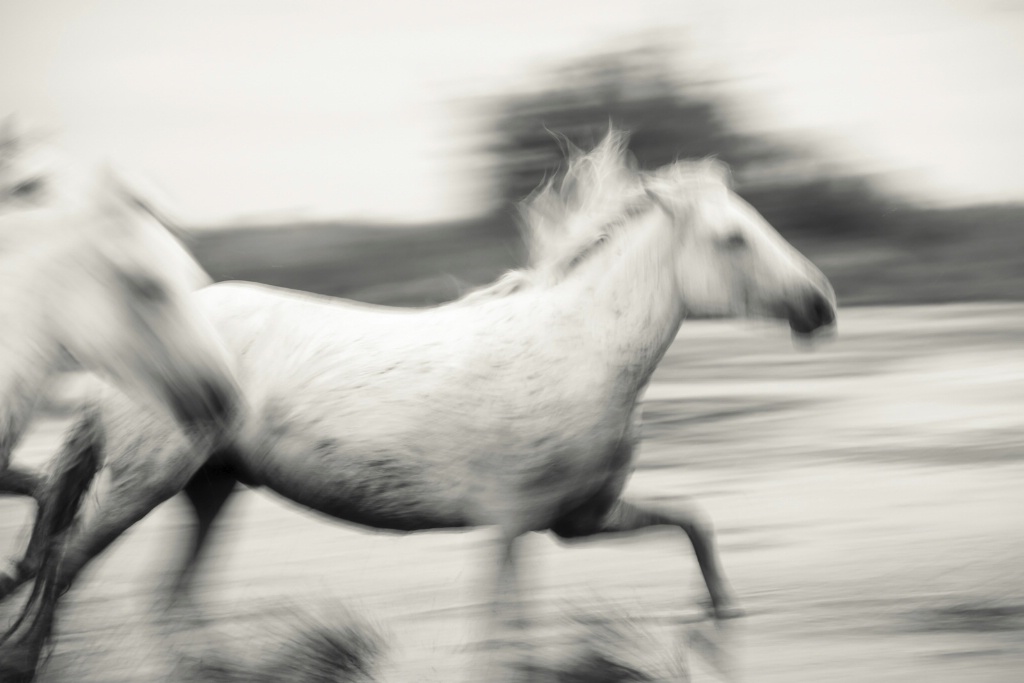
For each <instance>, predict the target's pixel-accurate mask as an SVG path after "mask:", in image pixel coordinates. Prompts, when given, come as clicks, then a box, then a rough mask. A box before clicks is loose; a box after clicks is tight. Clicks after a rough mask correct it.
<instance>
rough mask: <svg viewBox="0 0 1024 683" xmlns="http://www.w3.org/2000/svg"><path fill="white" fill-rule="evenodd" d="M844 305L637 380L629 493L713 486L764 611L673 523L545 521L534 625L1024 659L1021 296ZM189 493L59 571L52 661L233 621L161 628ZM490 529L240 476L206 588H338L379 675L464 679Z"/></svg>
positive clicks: (1007, 665) (768, 656) (674, 355)
mask: <svg viewBox="0 0 1024 683" xmlns="http://www.w3.org/2000/svg"><path fill="white" fill-rule="evenodd" d="M840 325H841V327H840V333H839V336H838V337H837V338H836V339H835V340H834V341H832V342H830V343H826V344H823V345H819V346H817V347H816V348H814V349H812V350H801V349H800V348H797V349H794V347H793V343H792V342H791V341H790V339H789V337H788V334H786V333H785V332H784V331H783V330H780V329H777V328H774V327H767V326H761V325H755V324H750V323H720V322H715V323H709V322H700V323H696V322H694V323H687V324H686V325H684V327H683V330H682V332H681V333H680V336H679V339H678V342H677V343H676V345H675V346H674V347H673V348H672V349H671V351H670V352H669V354H668V356H667V357H666V359H665V361H664V363H663V364H662V366H661V368H660V369H659V371H658V373H657V374H656V376H655V382H654V384H653V385H652V386H651V388H650V391H649V392H648V395H647V400H646V418H647V419H646V427H645V430H646V431H645V441H644V444H643V448H642V452H641V455H640V459H639V463H638V471H637V473H636V475H635V476H634V479H633V481H632V483H631V484H630V488H629V494H630V495H632V496H634V497H635V498H639V499H642V500H651V501H662V502H666V503H668V502H671V501H672V500H673V499H676V498H678V497H683V496H693V497H695V498H696V499H697V500H698V501H699V502H700V503H702V504H703V505H704V507H705V508H706V509H707V510H708V512H709V513H710V515H711V517H712V519H713V520H714V521H715V524H716V527H717V529H718V533H719V538H720V545H721V552H722V556H723V561H724V565H725V569H726V571H727V573H728V575H729V577H730V579H731V581H732V583H733V585H734V587H735V589H736V592H737V593H738V595H739V596H740V599H741V600H742V603H743V605H744V607H745V608H746V609H747V611H748V613H749V614H748V616H747V617H746V618H744V619H740V620H737V621H733V622H729V623H727V624H725V625H724V626H722V627H716V626H715V625H714V624H712V623H710V622H707V621H705V620H702V619H701V610H700V607H699V605H698V602H699V600H700V599H702V597H703V589H702V586H701V583H700V580H699V575H698V573H697V571H696V563H695V561H694V559H693V554H692V552H691V551H690V550H689V548H688V546H687V544H686V541H685V539H684V538H683V537H682V536H681V535H680V534H679V533H678V532H674V531H672V530H653V531H649V532H647V533H643V534H639V535H636V536H632V537H623V538H616V539H603V540H600V541H593V542H590V543H587V544H585V545H582V546H576V547H571V548H565V547H562V546H560V545H558V544H557V543H555V542H554V541H553V540H551V539H550V538H548V537H547V536H540V535H537V536H535V537H532V538H530V539H529V542H528V543H527V544H526V545H527V547H526V551H527V555H528V558H529V561H528V564H527V565H526V566H525V568H524V577H523V578H524V582H525V584H526V586H527V590H528V596H529V600H530V609H531V610H532V613H533V614H534V615H535V617H536V620H537V622H538V625H537V629H538V632H540V633H545V634H550V635H551V637H552V638H553V637H555V635H557V632H558V629H559V628H560V627H559V625H558V624H559V623H560V622H559V621H558V619H557V617H558V615H559V614H560V613H561V612H564V611H565V610H566V609H575V608H577V607H579V606H581V605H582V606H583V607H584V608H586V609H589V610H590V611H591V612H594V613H596V614H600V613H601V612H602V611H603V610H605V609H606V608H607V609H610V610H611V612H612V613H615V614H619V613H621V612H626V613H628V614H629V615H630V616H631V617H632V618H633V619H634V620H637V621H639V622H642V623H643V624H644V625H645V626H647V627H649V628H650V630H651V631H652V632H653V633H655V634H656V635H658V636H659V637H663V638H664V639H665V641H666V642H670V643H673V644H674V647H677V648H680V649H681V650H682V651H683V652H685V654H686V656H687V659H688V661H689V663H690V666H691V675H692V680H695V681H701V680H708V681H710V680H726V679H730V680H742V681H764V682H769V683H771V682H775V681H779V682H782V681H787V682H791V681H815V682H822V681H849V682H851V683H853V682H857V683H860V682H862V681H924V680H927V681H934V682H939V683H944V682H947V681H950V682H951V681H971V682H977V683H982V682H990V681H991V682H995V681H1001V682H1010V681H1019V680H1024V578H1022V576H1024V574H1022V569H1021V568H1022V567H1024V305H1020V304H998V305H996V304H992V305H980V304H975V305H956V306H937V307H913V308H863V309H847V310H845V311H842V312H841V317H840ZM61 426H62V422H60V421H59V420H44V421H42V422H40V424H39V425H38V426H37V428H36V429H35V430H34V432H33V434H32V435H31V437H30V438H29V439H28V441H27V443H25V445H24V447H23V448H22V449H21V451H20V453H19V456H18V457H19V459H22V460H24V461H36V462H41V461H43V460H45V458H47V457H48V456H49V454H51V453H52V452H54V450H55V448H56V444H57V439H58V435H59V429H60V428H61ZM182 505H183V504H182V503H180V502H179V501H171V502H169V503H168V504H166V505H165V506H164V507H162V508H160V509H159V510H157V511H156V512H155V513H154V514H152V515H151V516H150V517H149V518H147V519H146V520H144V521H143V522H142V523H140V524H139V525H137V526H136V527H135V528H134V529H133V530H132V531H131V532H130V533H129V534H128V535H126V536H125V537H124V538H123V539H122V540H121V541H120V542H119V543H118V544H117V545H116V546H115V547H114V548H113V549H111V550H110V551H109V552H107V553H106V554H105V555H104V556H103V559H102V560H101V561H99V562H98V563H97V564H96V565H95V566H94V567H93V568H92V569H91V570H90V571H89V572H88V573H87V574H86V575H85V576H84V577H83V579H82V581H81V582H80V585H79V587H78V588H77V589H76V590H75V591H73V592H72V593H71V594H69V595H68V598H67V603H68V611H67V617H66V618H65V619H64V621H63V623H62V627H61V637H60V640H59V643H58V645H57V647H56V650H55V652H54V654H53V656H52V657H51V659H50V662H49V665H48V667H47V669H46V670H45V671H44V673H43V675H42V676H41V678H40V680H42V681H44V682H46V683H56V682H58V681H61V682H64V681H83V682H84V681H90V682H92V681H95V682H99V681H103V682H105V683H115V682H121V681H124V682H128V681H133V682H134V681H159V680H174V678H173V675H172V674H171V673H170V672H172V671H173V667H172V665H173V663H174V662H175V661H176V660H177V658H178V657H179V656H180V654H181V652H183V651H189V650H190V648H193V647H194V646H195V643H196V640H197V639H198V640H201V641H202V643H201V645H202V646H205V647H217V645H215V643H216V642H217V641H216V638H215V637H214V635H211V634H212V633H213V632H206V631H204V632H203V633H202V635H199V634H198V631H193V632H191V633H189V632H186V633H185V634H184V635H181V634H179V635H178V636H176V637H175V638H167V637H165V634H166V631H165V630H162V629H166V628H167V624H166V623H165V622H162V621H161V620H160V619H159V618H158V617H157V612H155V611H154V610H153V608H152V604H153V602H154V601H155V600H156V599H157V598H158V596H159V595H160V591H161V589H162V587H163V585H164V582H165V581H166V578H167V572H168V570H169V568H170V567H172V566H173V564H174V562H175V561H176V557H177V553H178V552H179V550H180V548H179V544H180V541H181V540H182V538H183V536H182V534H183V529H184V526H183V525H184V523H185V521H186V518H185V517H184V514H183V513H184V508H183V507H182ZM30 510H31V508H30V506H29V505H28V504H27V503H25V502H24V501H19V500H13V499H3V500H0V547H2V548H5V549H12V550H13V549H14V548H16V547H18V548H20V546H21V544H22V543H23V542H24V533H23V526H24V524H25V523H26V522H27V519H28V515H29V513H30ZM488 540H489V537H488V535H487V532H486V531H472V532H459V533H446V532H438V533H425V534H416V535H408V536H401V535H391V534H377V533H370V532H367V531H362V530H357V529H352V528H350V527H345V526H342V525H340V524H337V523H334V522H331V521H327V520H324V519H322V518H320V517H315V516H311V515H309V514H307V513H305V512H303V511H300V510H298V509H296V508H295V507H293V506H291V505H290V504H288V503H285V502H283V501H281V500H279V499H276V498H274V497H273V496H271V495H268V494H262V493H254V492H244V493H242V494H240V495H238V496H237V497H236V499H235V500H234V502H233V503H232V504H231V508H230V510H229V511H228V514H227V515H226V520H225V524H224V526H223V528H222V529H221V530H220V533H219V535H218V536H217V537H216V541H215V542H216V544H217V547H216V548H215V549H214V551H213V555H212V557H211V558H210V559H211V561H210V564H209V565H208V566H207V567H206V570H205V571H204V573H203V579H202V582H201V583H202V597H203V600H204V604H205V608H206V609H207V611H208V613H209V614H211V615H214V616H215V617H217V623H218V624H219V625H221V626H223V627H224V629H225V631H226V632H230V630H231V624H232V623H236V624H237V623H242V622H246V621H249V620H251V619H252V618H253V617H255V616H260V617H267V616H268V615H270V616H272V615H273V614H274V611H275V610H278V609H280V608H281V606H282V604H285V603H288V604H294V603H298V604H307V605H319V606H321V607H322V606H325V605H326V606H329V605H331V604H334V603H332V601H337V603H338V604H345V605H349V606H351V607H352V608H353V609H355V610H356V611H358V612H359V613H361V614H363V615H365V616H367V617H369V618H371V619H372V620H374V621H376V622H377V623H378V624H380V625H381V626H382V627H383V628H384V629H385V630H386V631H387V632H388V633H389V634H390V640H391V642H392V644H393V648H394V650H393V652H392V653H391V656H390V658H389V660H388V670H387V671H386V672H385V673H386V676H387V680H390V681H396V682H405V681H437V682H441V681H453V680H460V679H461V678H460V676H459V671H460V670H461V668H462V667H463V666H464V664H465V662H466V661H467V657H469V655H468V653H467V650H468V648H467V645H468V644H471V643H472V642H474V640H475V639H476V638H477V637H478V634H479V633H480V629H479V624H480V606H481V600H482V598H483V594H482V588H483V587H484V586H485V585H486V581H487V579H488V577H489V575H490V565H489V564H488V558H489V553H488V546H487V543H488ZM567 606H568V607H567ZM189 638H192V641H191V642H189ZM638 647H639V648H643V647H651V648H653V647H656V644H655V643H654V642H653V641H651V642H648V643H644V644H640V645H638ZM657 654H658V653H652V655H651V656H652V657H655V656H657Z"/></svg>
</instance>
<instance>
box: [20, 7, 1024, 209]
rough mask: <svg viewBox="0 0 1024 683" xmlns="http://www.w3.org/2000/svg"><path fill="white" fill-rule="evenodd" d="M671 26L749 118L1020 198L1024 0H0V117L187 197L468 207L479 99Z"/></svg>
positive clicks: (865, 160)
mask: <svg viewBox="0 0 1024 683" xmlns="http://www.w3.org/2000/svg"><path fill="white" fill-rule="evenodd" d="M655 28H656V29H658V30H659V31H660V32H661V35H668V36H670V37H672V38H673V39H675V38H677V39H678V42H679V44H680V45H681V46H687V51H686V54H687V55H688V57H687V59H688V60H689V64H690V66H691V68H693V67H699V68H703V69H707V70H708V71H709V74H714V75H717V76H726V77H728V78H729V79H730V81H729V82H730V83H731V85H729V86H728V88H729V90H730V94H731V95H732V97H733V100H734V101H737V102H745V103H748V104H747V105H745V106H744V107H743V109H742V110H739V111H738V112H737V114H738V115H739V116H740V118H741V120H742V121H743V122H744V123H745V124H746V125H748V126H750V127H753V128H758V129H766V130H777V129H782V130H788V131H808V132H809V133H812V134H813V135H814V137H815V139H820V140H824V141H826V143H827V144H828V145H829V149H830V150H831V152H832V153H833V154H834V155H835V158H836V161H837V162H841V163H847V164H851V165H852V166H853V167H855V168H861V169H866V170H873V171H881V172H886V173H890V174H894V182H895V183H896V185H897V186H898V187H900V188H901V189H903V190H906V191H909V192H912V193H914V194H915V195H916V196H919V197H921V198H924V199H926V200H929V201H936V202H942V203H964V202H969V201H985V200H995V201H999V200H1014V199H1016V200H1024V171H1021V170H1019V169H1020V168H1021V164H1020V159H1021V158H1022V157H1024V135H1022V134H1021V133H1022V132H1024V130H1022V128H1024V124H1022V123H1021V122H1022V121H1024V86H1022V85H1021V83H1022V82H1024V2H1021V1H1016V0H991V1H989V0H975V1H973V2H972V1H968V0H963V1H958V2H956V1H950V2H942V1H941V0H930V1H925V0H905V1H902V2H901V1H898V0H888V1H886V0H867V1H861V2H849V3H842V2H829V1H822V0H819V1H817V2H815V1H813V0H802V1H801V0H772V1H771V2H761V1H760V0H735V1H729V0H724V1H721V2H711V1H710V0H700V1H692V0H645V1H639V0H602V1H596V0H519V1H516V2H484V1H482V0H436V1H434V2H428V1H426V0H423V1H420V2H415V1H411V0H410V1H406V2H398V1H397V0H394V1H381V0H377V1H371V0H366V1H365V2H358V3H357V2H329V1H324V2H312V1H309V0H290V1H283V0H282V1H270V0H244V1H241V2H234V3H229V2H223V1H221V0H200V1H195V0H145V1H137V0H136V1H134V2H133V1H131V0H33V1H32V2H5V3H3V4H2V5H0V115H2V114H6V113H9V112H13V113H16V114H17V115H18V117H19V120H20V121H21V122H22V124H25V125H29V124H30V125H36V126H42V127H45V128H46V129H48V130H51V131H55V132H56V133H57V136H56V139H57V140H58V141H59V142H61V143H62V144H64V145H65V147H67V148H68V149H69V150H70V151H72V152H73V153H74V154H79V155H82V156H84V157H86V158H90V159H93V158H95V159H98V158H105V159H109V160H111V161H113V162H114V163H115V164H116V165H118V166H122V167H124V168H128V169H131V170H133V171H137V172H140V173H141V174H143V175H144V176H145V177H146V178H147V179H148V180H149V181H150V182H151V183H154V184H156V185H157V186H159V187H160V188H161V189H162V190H164V192H165V193H166V194H167V196H169V197H171V198H173V200H174V202H175V204H176V206H175V208H176V209H177V210H178V212H179V213H180V214H182V215H183V216H185V217H187V218H190V219H191V220H194V221H199V222H203V223H216V222H220V221H230V220H234V219H236V218H237V217H256V216H262V217H264V218H266V217H268V216H270V217H272V216H286V215H302V216H310V217H340V218H370V219H376V220H403V221H419V220H432V219H443V218H448V217H455V216H460V215H467V214H471V213H473V212H475V211H478V210H480V209H481V208H482V206H483V205H484V204H485V203H486V201H487V194H486V189H487V187H488V185H487V175H486V173H485V171H486V168H487V166H486V159H483V158H480V157H479V156H474V155H471V154H467V152H473V151H474V150H475V148H476V146H477V145H478V144H479V141H480V137H479V136H480V133H481V130H482V129H481V122H480V121H479V120H475V119H474V118H472V116H471V115H470V111H471V109H470V108H468V107H466V106H465V105H460V104H458V103H459V102H464V101H466V100H467V99H470V98H473V97H478V96H483V95H487V94H495V93H500V92H502V91H503V90H504V89H506V88H508V87H510V86H513V85H516V84H522V83H524V82H527V80H528V78H529V76H530V74H532V73H537V72H538V70H540V69H541V67H543V65H544V64H545V63H552V62H557V61H558V60H559V59H563V58H566V57H571V56H574V55H578V54H580V53H581V51H583V50H586V49H600V48H602V47H603V46H605V45H607V44H608V43H609V42H611V41H616V40H628V39H630V37H631V36H636V35H638V34H642V32H644V31H649V30H651V29H655Z"/></svg>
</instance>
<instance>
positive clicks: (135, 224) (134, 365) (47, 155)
mask: <svg viewBox="0 0 1024 683" xmlns="http://www.w3.org/2000/svg"><path fill="white" fill-rule="evenodd" d="M210 282H211V280H210V278H209V276H208V275H206V273H205V272H204V271H203V270H202V268H200V267H199V264H197V263H196V262H195V261H194V260H193V259H192V258H191V256H189V255H188V253H187V252H186V251H185V249H184V248H183V247H182V246H181V244H180V243H179V242H178V240H177V239H176V238H175V237H174V236H173V235H172V234H171V233H170V232H169V231H168V229H165V227H164V226H163V225H161V223H160V222H159V221H158V220H157V218H156V216H155V215H154V214H153V213H152V211H151V210H149V209H148V207H147V205H146V204H144V203H143V202H142V201H141V200H139V199H138V198H137V197H135V196H134V195H132V194H131V193H130V192H129V191H128V190H127V189H125V188H124V187H123V186H122V185H121V184H120V183H118V182H117V181H115V180H114V179H113V178H112V177H111V176H110V175H109V174H102V175H96V174H84V173H80V172H78V171H77V170H76V169H75V168H74V167H73V166H71V165H68V164H67V163H66V162H64V161H63V159H62V158H61V157H60V155H59V154H57V153H56V151H55V150H54V149H53V148H52V147H47V146H43V145H39V144H32V143H28V142H26V140H25V139H24V138H23V137H19V136H17V135H15V134H14V133H13V132H12V131H10V130H9V129H8V130H5V131H3V132H2V133H0V319H2V320H3V323H4V325H3V331H2V332H0V493H16V494H22V495H35V493H36V489H37V487H38V481H37V478H36V475H35V474H34V473H31V472H29V471H26V470H24V469H20V468H16V467H12V466H11V453H12V451H13V450H14V448H15V446H16V445H17V443H18V440H19V438H20V437H21V435H22V434H23V432H24V431H25V429H26V427H27V426H28V424H29V422H30V419H31V416H32V414H33V412H34V409H35V407H36V404H37V402H38V400H39V398H40V397H41V396H42V395H43V394H44V393H45V392H46V390H47V387H48V385H49V384H50V380H51V379H53V377H54V376H55V375H57V374H58V373H59V372H60V371H61V370H62V369H65V368H66V367H67V365H68V364H67V363H66V357H67V355H68V354H70V355H71V356H72V357H73V358H74V359H75V360H76V361H78V363H79V364H80V365H81V366H82V367H84V368H86V369H88V370H91V371H95V372H97V373H99V374H100V375H101V376H103V377H104V378H106V379H108V380H111V381H113V382H114V383H116V384H118V385H119V386H121V387H123V388H125V389H126V390H127V391H129V392H130V393H132V394H133V395H134V396H136V397H138V398H141V399H144V400H145V402H146V403H147V404H149V405H150V406H153V407H155V408H157V409H158V410H166V411H169V413H170V414H171V415H172V416H173V418H174V419H175V420H176V421H178V422H179V423H180V424H182V425H185V426H191V427H200V426H202V427H203V430H202V431H203V432H204V433H205V432H209V433H211V434H212V433H213V432H215V431H217V430H218V429H220V425H221V423H222V422H224V420H225V419H227V418H228V417H229V414H230V413H232V412H234V407H233V406H234V405H235V403H236V402H237V385H236V382H235V381H234V376H233V373H232V371H231V366H230V362H229V358H228V356H227V354H226V350H225V349H224V347H223V344H222V343H221V342H220V340H219V337H217V335H216V334H215V332H214V331H213V329H212V327H211V326H210V324H209V322H208V321H206V320H205V318H203V317H202V316H201V315H200V313H199V311H198V309H197V307H196V305H195V301H194V300H192V299H191V298H190V296H189V295H190V294H191V293H192V292H193V291H194V290H196V289H198V288H200V287H202V286H205V285H207V284H209V283H210ZM208 427H209V428H210V429H207V428H208Z"/></svg>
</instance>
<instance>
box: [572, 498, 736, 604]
mask: <svg viewBox="0 0 1024 683" xmlns="http://www.w3.org/2000/svg"><path fill="white" fill-rule="evenodd" d="M593 512H594V511H592V510H589V509H586V508H582V509H580V510H578V511H576V512H575V513H572V514H570V515H567V516H566V517H564V518H562V519H560V520H559V521H558V523H557V524H555V525H554V526H552V531H554V532H555V533H556V534H558V536H560V537H561V538H563V539H567V540H570V539H579V538H585V537H589V536H594V535H596V534H605V533H621V532H628V531H636V530H638V529H646V528H648V527H654V526H674V527H677V528H679V529H682V530H683V532H684V533H685V534H686V536H687V537H688V538H689V539H690V543H691V545H693V551H694V554H695V555H696V556H697V564H698V565H699V566H700V571H701V574H702V575H703V577H704V584H705V585H706V586H707V589H708V593H709V594H710V596H711V606H712V609H713V610H714V614H715V617H717V618H719V619H725V618H731V617H738V616H741V615H742V610H741V609H740V608H739V606H738V605H737V603H736V599H735V597H734V596H733V593H732V589H731V588H729V583H728V581H726V579H725V576H724V575H723V573H722V567H721V561H720V559H719V556H718V551H717V549H716V547H715V535H714V531H713V529H712V526H711V521H710V520H709V519H708V517H707V515H706V514H705V513H704V511H703V510H702V509H701V508H700V507H699V506H698V505H696V504H695V503H692V502H687V501H678V502H675V503H673V504H672V505H671V506H659V507H654V506H646V505H643V506H641V505H636V504H633V503H630V502H628V501H625V500H618V501H616V502H615V504H614V505H613V506H612V507H611V510H609V511H608V512H607V513H606V514H605V515H604V516H603V517H602V516H598V515H595V514H593Z"/></svg>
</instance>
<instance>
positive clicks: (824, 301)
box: [788, 289, 836, 335]
mask: <svg viewBox="0 0 1024 683" xmlns="http://www.w3.org/2000/svg"><path fill="white" fill-rule="evenodd" d="M788 312H789V326H790V327H791V328H792V329H793V331H794V332H796V333H797V334H800V335H810V334H813V333H814V332H816V331H817V330H819V329H820V328H822V327H827V326H828V325H831V324H832V323H834V322H835V320H836V311H835V307H834V306H833V305H832V302H831V301H830V300H829V299H828V298H826V297H825V295H824V294H822V293H821V292H820V291H819V290H817V289H815V290H814V291H813V292H810V293H808V294H806V295H805V296H804V298H803V300H802V301H801V302H800V303H799V304H794V305H791V306H789V307H788Z"/></svg>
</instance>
